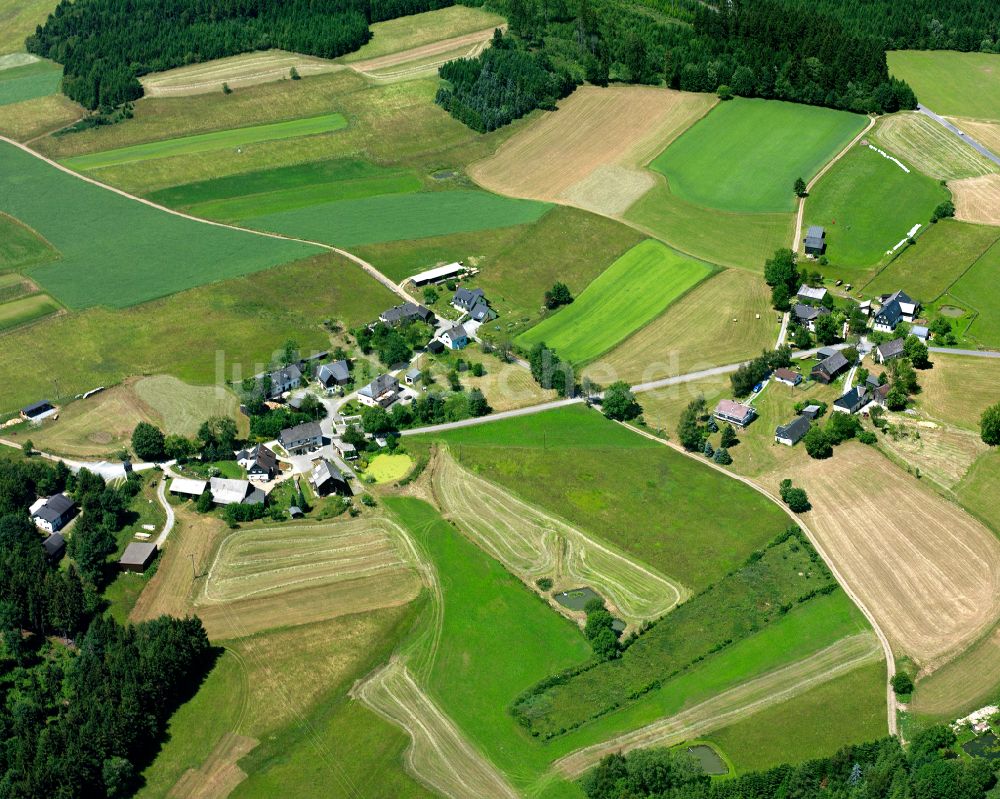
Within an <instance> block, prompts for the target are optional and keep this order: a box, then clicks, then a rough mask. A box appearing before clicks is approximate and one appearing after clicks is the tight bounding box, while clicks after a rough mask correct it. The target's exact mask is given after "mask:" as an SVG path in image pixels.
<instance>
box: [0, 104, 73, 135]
mask: <svg viewBox="0 0 1000 799" xmlns="http://www.w3.org/2000/svg"><path fill="white" fill-rule="evenodd" d="M83 115H84V111H83V108H82V107H81V106H79V105H77V104H76V103H74V102H73V101H72V100H70V99H69V98H68V97H67V96H66V95H65V94H62V93H59V94H49V95H47V96H45V97H37V98H35V99H34V100H25V101H24V102H21V103H14V104H13V105H5V106H4V108H3V114H2V115H0V134H3V135H4V136H7V137H9V138H11V139H14V140H15V141H30V140H32V139H35V138H36V137H38V136H43V135H45V134H46V133H50V132H51V131H53V130H58V129H59V128H62V127H65V126H66V125H69V124H71V123H73V122H76V121H77V120H78V119H80V118H81V117H82V116H83Z"/></svg>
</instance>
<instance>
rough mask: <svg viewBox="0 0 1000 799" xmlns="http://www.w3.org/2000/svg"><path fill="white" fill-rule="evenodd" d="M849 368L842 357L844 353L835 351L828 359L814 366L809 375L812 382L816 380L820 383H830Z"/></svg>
mask: <svg viewBox="0 0 1000 799" xmlns="http://www.w3.org/2000/svg"><path fill="white" fill-rule="evenodd" d="M849 366H850V363H848V361H847V358H845V357H844V353H842V352H840V351H837V352H835V353H833V355H831V356H830V357H829V358H824V359H823V360H822V361H820V362H819V363H818V364H816V365H815V366H814V367H813V368H812V370H811V371H810V373H809V374H810V376H811V377H812V379H813V380H817V381H819V382H820V383H832V382H833V381H834V380H835V379H836V377H837V375H839V374H840V373H841V372H843V371H844V370H845V369H847V368H848V367H849Z"/></svg>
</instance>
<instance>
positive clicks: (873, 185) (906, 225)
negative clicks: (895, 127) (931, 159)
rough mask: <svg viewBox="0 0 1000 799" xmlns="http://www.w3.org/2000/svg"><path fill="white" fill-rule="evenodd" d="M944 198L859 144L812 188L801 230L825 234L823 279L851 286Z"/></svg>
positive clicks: (931, 183)
mask: <svg viewBox="0 0 1000 799" xmlns="http://www.w3.org/2000/svg"><path fill="white" fill-rule="evenodd" d="M887 152H889V154H890V155H893V153H892V152H891V151H887ZM949 197H950V195H949V193H948V191H947V189H945V188H944V187H942V186H941V185H939V184H938V182H937V181H935V180H933V179H932V178H929V177H927V176H925V175H921V174H919V173H917V172H915V171H912V170H911V171H910V172H909V173H906V172H904V171H903V170H902V169H900V168H899V166H898V165H897V164H895V163H893V162H892V161H890V160H889V159H887V158H883V157H882V156H881V155H879V154H878V153H876V152H875V151H874V150H871V149H869V148H868V147H864V146H862V145H860V144H859V145H858V146H856V147H854V149H853V150H851V152H849V153H847V154H846V155H845V156H844V157H843V158H841V159H840V160H839V161H838V162H837V163H836V164H834V165H833V167H831V169H830V171H829V172H827V173H826V174H825V175H824V176H823V178H822V179H821V180H820V181H819V182H818V183H817V184H816V186H814V187H813V190H812V192H811V193H810V195H809V199H807V200H806V205H805V218H804V223H803V227H804V228H805V227H808V226H809V225H822V226H823V227H824V228H826V241H827V248H826V255H827V258H829V259H830V266H829V267H827V268H826V274H827V275H833V276H836V277H839V278H842V279H846V280H851V279H852V278H854V277H855V276H857V275H858V274H859V271H861V270H864V269H866V268H869V267H872V266H875V264H877V263H878V262H879V261H880V260H881V259H882V258H883V257H885V254H886V251H887V250H890V249H891V248H892V247H894V246H895V245H896V243H897V242H898V241H900V239H903V238H905V237H906V234H907V231H909V230H910V228H912V227H913V226H914V225H916V224H918V223H919V224H921V225H926V224H928V223H929V221H930V218H931V213H932V212H933V211H934V208H935V206H937V204H938V203H940V202H943V201H944V200H947V199H949Z"/></svg>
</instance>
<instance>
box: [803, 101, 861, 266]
mask: <svg viewBox="0 0 1000 799" xmlns="http://www.w3.org/2000/svg"><path fill="white" fill-rule="evenodd" d="M873 127H875V117H868V124H867V125H866V126H865V128H864V130H862V131H861V132H860V133H859V134H858V135H857V136H855V137H854V138H853V139H851V140H850V141H849V142H848V143H847V146H846V147H844V149H843V150H841V151H840V152H839V153H837V154H836V155H835V156H834V157H833V158H832V159H830V160H829V161H827V162H826V165H825V166H824V167H823V168H822V169H821V170H820V171H819V172H817V173H816V174H815V175H814V176H813V178H812V180H810V181H809V182H808V183H807V184H806V196H805V197H799V209H798V211H797V212H796V214H795V233H794V234H793V238H792V252H793V253H797V252H798V251H799V244H801V243H802V220H803V219H804V218H805V213H806V200H807V199H808V198H809V192H811V191H812V188H813V186H815V185H816V184H817V183H818V182H819V179H820V178H821V177H823V175H825V174H826V173H827V172H828V171H830V168H831V167H832V166H833V165H834V164H836V163H837V162H838V161H839V160H840V159H841V158H843V157H844V156H845V155H847V153H848V152H850V151H851V149H853V147H854V145H855V144H857V143H858V142H859V141H861V139H862V138H863V137H864V136H865V134H866V133H868V131H870V130H871V129H872V128H873Z"/></svg>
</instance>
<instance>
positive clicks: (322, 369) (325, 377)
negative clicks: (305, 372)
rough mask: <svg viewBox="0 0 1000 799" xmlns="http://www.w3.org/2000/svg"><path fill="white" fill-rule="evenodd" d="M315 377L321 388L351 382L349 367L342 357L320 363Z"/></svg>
mask: <svg viewBox="0 0 1000 799" xmlns="http://www.w3.org/2000/svg"><path fill="white" fill-rule="evenodd" d="M316 379H317V380H318V381H319V382H320V385H322V386H323V388H333V387H334V386H343V385H346V384H347V383H350V382H351V367H350V366H349V365H348V363H347V361H345V360H344V359H341V360H339V361H333V362H332V363H322V364H320V365H319V368H318V369H317V370H316Z"/></svg>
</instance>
